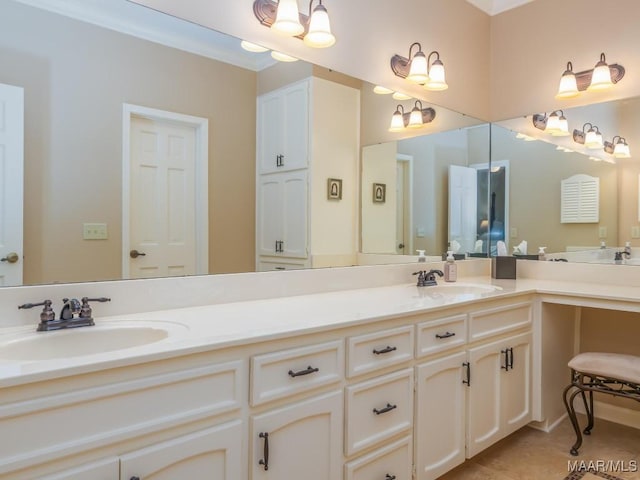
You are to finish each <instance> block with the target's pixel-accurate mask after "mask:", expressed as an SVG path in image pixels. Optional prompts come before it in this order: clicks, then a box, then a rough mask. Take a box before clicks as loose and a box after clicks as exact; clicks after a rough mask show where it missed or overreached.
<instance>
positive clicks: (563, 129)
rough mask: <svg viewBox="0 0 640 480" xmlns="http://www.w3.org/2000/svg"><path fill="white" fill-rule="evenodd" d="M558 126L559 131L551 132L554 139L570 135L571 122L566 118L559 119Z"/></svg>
mask: <svg viewBox="0 0 640 480" xmlns="http://www.w3.org/2000/svg"><path fill="white" fill-rule="evenodd" d="M549 118H551V117H549ZM557 125H558V129H557V130H555V131H553V132H551V135H553V136H554V137H566V136H568V135H570V133H569V122H568V121H567V119H566V117H564V116H561V117H559V118H558V122H557Z"/></svg>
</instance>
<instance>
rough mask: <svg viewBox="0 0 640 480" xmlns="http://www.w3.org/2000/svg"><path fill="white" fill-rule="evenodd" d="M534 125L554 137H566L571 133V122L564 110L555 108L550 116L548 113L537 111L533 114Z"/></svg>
mask: <svg viewBox="0 0 640 480" xmlns="http://www.w3.org/2000/svg"><path fill="white" fill-rule="evenodd" d="M533 126H534V127H536V128H537V129H539V130H543V131H544V132H545V133H549V134H551V135H553V136H554V137H566V136H568V135H570V133H569V122H568V121H567V118H566V117H565V116H564V112H563V111H562V110H554V111H553V112H551V113H550V114H549V116H548V117H547V116H546V114H545V115H541V114H539V113H536V114H535V115H534V116H533Z"/></svg>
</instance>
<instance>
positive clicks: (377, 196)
mask: <svg viewBox="0 0 640 480" xmlns="http://www.w3.org/2000/svg"><path fill="white" fill-rule="evenodd" d="M386 200H387V185H386V184H385V183H374V184H373V203H384V202H385V201H386Z"/></svg>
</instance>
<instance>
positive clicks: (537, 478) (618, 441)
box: [440, 416, 640, 480]
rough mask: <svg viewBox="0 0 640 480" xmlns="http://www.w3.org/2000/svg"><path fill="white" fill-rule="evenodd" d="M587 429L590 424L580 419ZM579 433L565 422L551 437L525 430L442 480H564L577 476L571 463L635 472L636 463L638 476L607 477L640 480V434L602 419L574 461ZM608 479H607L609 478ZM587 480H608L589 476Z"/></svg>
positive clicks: (477, 456) (584, 439) (584, 440)
mask: <svg viewBox="0 0 640 480" xmlns="http://www.w3.org/2000/svg"><path fill="white" fill-rule="evenodd" d="M578 420H579V421H580V425H582V426H583V427H584V425H585V424H586V422H585V418H584V417H583V416H579V418H578ZM574 442H575V433H574V432H573V428H572V427H571V423H570V422H569V420H568V419H565V421H563V422H562V423H561V424H560V425H558V427H556V428H555V429H554V430H553V431H552V432H551V433H545V432H542V431H539V430H535V429H533V428H529V427H525V428H522V429H521V430H519V431H517V432H516V433H514V434H513V435H511V436H509V437H507V438H505V439H503V440H501V441H500V442H498V443H497V444H496V445H493V446H492V447H490V448H488V449H487V450H485V451H484V452H481V453H480V454H478V455H476V456H475V457H474V458H472V459H470V460H467V461H466V462H465V463H464V464H463V465H460V466H459V467H458V468H456V469H454V470H452V471H450V472H449V473H447V474H446V475H444V476H442V477H440V480H547V479H548V480H563V479H564V478H565V477H566V476H567V475H569V474H570V473H571V471H570V470H569V462H573V461H575V460H578V461H580V460H584V461H585V463H588V462H590V461H593V462H597V461H598V460H604V461H608V460H611V461H613V462H618V465H624V466H625V467H627V469H629V466H630V465H631V464H632V463H631V462H632V461H635V462H636V465H637V469H638V471H636V472H620V471H618V472H614V471H612V470H611V469H609V470H607V471H606V472H603V473H607V474H609V475H615V476H617V477H619V478H621V479H623V480H640V430H638V429H635V428H630V427H625V426H623V425H619V424H616V423H611V422H607V421H605V420H600V419H598V418H596V423H595V427H594V429H593V431H592V434H591V435H590V436H583V443H582V446H581V447H580V454H579V455H578V456H577V457H573V456H571V455H570V454H569V448H571V446H572V445H573V443H574ZM605 478H606V477H605ZM583 480H602V478H601V477H596V476H595V475H585V476H584V477H583Z"/></svg>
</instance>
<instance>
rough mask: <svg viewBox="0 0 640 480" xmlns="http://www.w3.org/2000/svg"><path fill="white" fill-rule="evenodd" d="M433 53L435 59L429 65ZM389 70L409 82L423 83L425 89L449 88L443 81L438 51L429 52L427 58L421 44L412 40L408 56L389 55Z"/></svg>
mask: <svg viewBox="0 0 640 480" xmlns="http://www.w3.org/2000/svg"><path fill="white" fill-rule="evenodd" d="M414 47H417V50H418V51H417V52H415V53H413V54H412V52H413V48H414ZM433 55H435V57H436V58H435V60H434V61H433V62H432V63H431V65H429V62H430V61H431V57H432V56H433ZM391 70H392V71H393V73H394V74H395V75H396V76H398V77H401V78H405V79H406V80H408V81H409V82H411V83H417V84H419V85H424V88H425V89H427V90H434V91H438V90H446V89H447V88H449V86H448V85H447V82H446V81H445V73H444V64H443V63H442V60H440V53H439V52H438V51H436V50H434V51H433V52H431V53H430V54H429V57H428V58H427V57H426V56H425V54H424V52H423V51H422V45H420V43H418V42H414V43H412V44H411V46H410V47H409V58H406V57H403V56H402V55H397V54H396V55H394V56H393V57H391Z"/></svg>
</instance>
